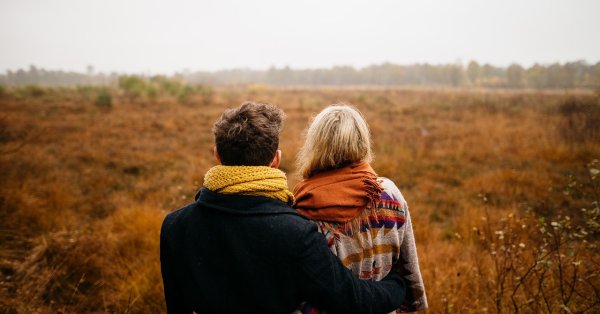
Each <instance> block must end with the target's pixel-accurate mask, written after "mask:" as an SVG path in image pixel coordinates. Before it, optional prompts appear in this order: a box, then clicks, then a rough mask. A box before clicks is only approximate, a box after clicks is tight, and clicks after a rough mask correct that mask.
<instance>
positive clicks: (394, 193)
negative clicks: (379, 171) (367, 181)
mask: <svg viewBox="0 0 600 314" xmlns="http://www.w3.org/2000/svg"><path fill="white" fill-rule="evenodd" d="M377 182H379V185H381V187H382V188H383V192H382V193H381V197H382V199H384V200H385V199H389V200H391V201H395V202H398V203H400V204H401V206H402V207H404V208H407V207H408V206H407V204H406V200H405V199H404V195H402V192H400V189H398V187H397V186H396V184H395V183H394V181H392V180H390V179H388V178H386V177H379V178H377Z"/></svg>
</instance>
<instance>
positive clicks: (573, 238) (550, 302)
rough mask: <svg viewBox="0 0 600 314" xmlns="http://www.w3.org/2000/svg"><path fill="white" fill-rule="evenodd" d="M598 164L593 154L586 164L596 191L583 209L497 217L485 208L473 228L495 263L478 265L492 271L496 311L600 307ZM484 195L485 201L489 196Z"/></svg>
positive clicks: (490, 286) (485, 271)
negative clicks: (479, 222)
mask: <svg viewBox="0 0 600 314" xmlns="http://www.w3.org/2000/svg"><path fill="white" fill-rule="evenodd" d="M599 164H600V163H599V162H598V161H597V160H594V161H593V162H591V163H590V164H589V165H588V168H589V169H590V177H589V178H588V180H587V181H586V182H585V185H587V186H591V188H592V189H591V191H592V192H591V193H590V194H587V195H585V197H586V199H587V200H588V205H589V207H588V208H581V209H580V212H575V213H564V212H563V213H559V214H557V215H556V216H554V217H550V218H545V217H540V216H537V215H536V214H535V213H534V212H533V211H531V210H527V211H526V212H525V213H523V214H520V213H510V214H508V215H506V216H504V217H502V218H501V219H499V220H497V221H495V220H494V219H493V218H491V217H490V215H489V213H488V212H487V210H486V215H485V223H484V224H483V225H482V226H480V227H479V228H474V229H473V231H474V233H475V236H476V240H477V242H478V243H479V245H481V247H482V248H483V249H484V250H485V251H487V253H488V254H489V255H488V258H489V259H488V262H489V264H491V267H488V265H484V264H480V265H477V266H478V271H479V272H480V273H482V274H486V275H488V278H489V279H488V282H487V285H488V290H489V291H490V292H493V294H492V298H493V302H494V304H495V306H496V309H495V310H496V312H497V313H506V312H514V313H520V312H525V313H544V312H546V313H557V312H565V313H585V312H587V311H592V312H597V311H598V310H600V295H599V291H598V281H599V279H598V277H597V276H598V265H599V264H600V258H599V256H598V254H597V253H598V252H597V250H598V241H597V238H598V236H599V235H600V224H599V223H598V222H599V221H600V207H599V198H598V195H599V192H600V185H599V184H598V180H599V179H600V178H599V177H598V173H597V169H596V168H595V167H597V166H598V165H599ZM577 186H579V185H577ZM587 191H589V190H587ZM582 193H584V192H583V191H582ZM563 195H567V196H568V195H569V194H568V193H564V194H563ZM482 199H483V200H484V203H487V199H486V198H485V196H482ZM486 208H487V205H486ZM576 216H577V217H576Z"/></svg>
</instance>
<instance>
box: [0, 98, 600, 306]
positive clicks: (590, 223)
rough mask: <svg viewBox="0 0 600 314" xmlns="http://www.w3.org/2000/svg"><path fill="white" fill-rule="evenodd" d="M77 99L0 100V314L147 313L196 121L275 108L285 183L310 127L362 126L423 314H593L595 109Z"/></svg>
mask: <svg viewBox="0 0 600 314" xmlns="http://www.w3.org/2000/svg"><path fill="white" fill-rule="evenodd" d="M88 92H90V91H86V94H83V93H82V92H81V89H80V90H77V89H64V88H63V89H48V88H39V87H38V88H32V87H30V88H29V89H28V90H24V89H18V88H6V89H5V90H4V91H3V92H2V94H0V108H1V109H2V111H1V114H0V272H1V273H0V308H1V309H2V312H5V313H31V312H38V313H53V312H63V313H71V312H111V313H112V312H118V313H122V312H127V313H157V312H163V311H164V301H163V296H162V283H161V278H160V268H159V260H158V235H159V229H160V224H161V221H162V218H163V217H164V216H165V214H166V213H167V212H169V211H170V210H173V209H176V208H178V207H180V206H183V205H185V204H186V203H189V202H191V201H192V200H193V195H194V193H195V191H196V189H198V187H200V186H201V185H202V178H203V174H204V172H205V171H206V170H207V169H209V167H211V166H212V165H214V163H215V162H214V161H213V159H212V145H213V143H212V135H211V133H210V128H211V126H212V123H213V121H214V120H215V119H216V118H217V117H218V116H219V114H220V113H221V112H222V111H223V109H224V108H226V107H234V106H237V105H239V104H240V103H241V102H242V101H244V100H254V101H262V102H270V103H274V104H277V105H279V106H280V107H282V108H283V109H284V111H285V112H286V114H287V120H286V122H285V126H284V131H283V134H282V143H281V148H282V149H283V152H284V155H283V157H284V161H283V164H282V169H283V170H284V171H287V172H288V173H289V183H290V185H292V186H293V184H294V183H295V182H297V181H298V179H299V178H298V176H297V175H294V174H293V172H294V170H295V169H294V166H293V164H294V163H293V160H294V156H295V154H296V152H297V150H298V148H299V146H300V144H301V142H302V132H303V130H304V128H305V127H306V126H307V124H308V121H309V119H310V117H311V116H312V115H314V114H315V113H317V112H318V111H320V110H321V109H322V108H323V107H325V106H326V105H328V104H331V103H334V102H337V101H344V102H347V103H351V104H354V105H355V106H357V107H358V108H359V109H360V110H361V111H362V112H363V113H364V114H365V116H366V118H367V121H368V122H369V124H370V127H371V130H372V133H373V143H374V151H375V155H376V156H375V161H374V163H373V167H374V169H375V170H376V171H377V172H378V173H379V174H380V175H381V176H386V177H389V178H390V179H392V180H393V181H394V182H396V183H397V185H398V186H399V187H400V189H401V190H402V191H403V193H404V195H405V197H406V199H407V200H408V202H409V206H410V208H411V213H412V218H413V224H414V228H415V233H416V238H417V246H418V252H419V257H420V264H421V269H422V271H423V276H424V279H425V285H426V290H427V294H428V299H429V304H430V309H429V312H431V313H481V312H492V313H508V312H523V313H538V312H542V313H544V312H549V313H560V312H565V313H583V312H588V313H593V312H596V313H597V312H599V311H600V290H599V289H600V278H599V277H598V274H599V273H600V255H599V254H598V244H600V242H599V238H598V236H599V231H600V230H599V224H600V220H599V218H600V216H599V215H600V209H599V206H600V205H599V203H600V202H599V195H600V182H599V180H600V174H599V171H598V169H600V162H598V159H600V132H599V131H598V130H599V129H598V126H600V103H599V99H598V97H597V96H594V95H588V94H572V95H562V94H557V93H553V94H550V93H539V92H536V93H533V92H532V93H503V92H485V91H477V92H463V91H452V90H423V89H421V90H410V89H406V90H403V89H390V90H385V89H381V90H360V89H354V90H353V89H343V90H342V89H340V90H336V89H327V90H318V89H309V90H302V89H271V88H268V87H266V86H260V88H259V87H257V86H251V87H249V88H224V89H217V90H213V91H211V93H205V94H202V95H194V94H191V96H189V97H187V98H186V101H185V102H182V101H179V100H178V99H177V97H175V96H160V95H159V96H157V97H152V98H138V99H133V100H132V99H131V97H128V95H126V94H123V93H121V92H119V91H117V90H113V91H108V92H107V91H106V90H103V91H102V93H104V94H103V95H104V96H102V97H104V98H107V97H108V96H110V106H99V105H97V104H95V102H96V100H97V98H96V97H93V96H90V95H88V94H89V93H88ZM92 92H93V90H92ZM106 93H109V95H107V94H106Z"/></svg>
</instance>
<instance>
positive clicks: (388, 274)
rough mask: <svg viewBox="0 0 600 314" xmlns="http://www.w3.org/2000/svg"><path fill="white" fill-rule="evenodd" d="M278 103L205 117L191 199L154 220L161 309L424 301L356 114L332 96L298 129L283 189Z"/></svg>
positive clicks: (315, 308)
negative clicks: (210, 154) (290, 178)
mask: <svg viewBox="0 0 600 314" xmlns="http://www.w3.org/2000/svg"><path fill="white" fill-rule="evenodd" d="M283 116H284V114H283V112H282V111H281V110H280V109H279V108H277V107H275V106H273V105H265V104H256V103H245V104H243V105H242V106H240V107H238V108H236V109H229V110H227V111H225V112H224V113H223V115H222V116H221V117H220V118H219V120H218V121H217V122H216V123H215V124H214V126H213V133H214V136H215V149H214V155H215V158H216V159H217V160H218V162H219V163H220V165H218V166H215V167H213V168H211V169H210V170H208V172H207V173H206V175H205V177H204V187H203V188H201V189H200V191H198V193H197V194H196V202H195V203H193V204H190V205H188V206H186V207H184V208H181V209H179V210H177V211H174V212H172V213H170V214H169V215H167V217H166V218H165V220H164V222H163V225H162V230H161V238H160V259H161V271H162V276H163V283H164V289H165V298H166V303H167V312H168V313H192V312H196V313H291V312H294V311H295V312H296V313H321V312H330V313H387V312H393V311H395V310H398V311H401V312H411V311H417V310H422V309H424V308H426V307H427V300H426V297H425V290H424V285H423V281H422V279H421V274H420V272H419V265H418V260H417V251H416V247H415V240H414V237H413V231H412V225H411V221H410V215H409V212H408V207H407V205H406V202H405V200H404V198H403V197H402V194H401V193H400V191H399V190H398V188H397V187H396V186H395V185H394V183H393V182H392V181H390V180H388V179H385V178H378V177H377V175H376V174H375V172H374V171H373V169H371V167H370V166H369V163H368V162H369V161H370V159H371V146H370V134H369V129H368V127H367V123H366V122H365V120H364V119H363V117H362V116H361V114H360V113H359V112H358V111H357V110H356V109H354V108H353V107H350V106H343V105H342V106H340V105H332V106H329V107H327V108H326V109H324V110H323V111H322V112H320V113H319V114H318V115H317V116H316V117H315V118H314V120H313V122H312V124H311V125H310V127H309V128H308V131H307V135H306V141H305V143H304V146H303V147H302V148H301V150H300V153H299V156H298V160H297V165H298V168H299V171H300V173H301V174H302V176H303V178H304V180H303V181H301V182H300V183H299V184H298V185H297V186H296V187H295V188H294V192H293V193H292V192H290V191H289V190H288V187H287V179H286V176H285V174H284V173H283V172H282V171H281V170H279V169H278V167H279V164H280V162H281V151H280V150H278V147H279V132H280V130H281V127H282V122H283Z"/></svg>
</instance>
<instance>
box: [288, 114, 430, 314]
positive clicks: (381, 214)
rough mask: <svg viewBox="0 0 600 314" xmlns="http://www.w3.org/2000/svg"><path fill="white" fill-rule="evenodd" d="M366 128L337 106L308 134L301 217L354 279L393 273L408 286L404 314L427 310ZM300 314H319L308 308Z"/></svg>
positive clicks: (399, 211) (406, 219) (390, 188)
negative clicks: (372, 163)
mask: <svg viewBox="0 0 600 314" xmlns="http://www.w3.org/2000/svg"><path fill="white" fill-rule="evenodd" d="M371 156H372V154H371V142H370V133H369V128H368V126H367V123H366V122H365V120H364V119H363V117H362V115H361V114H360V113H359V112H358V110H356V109H355V108H353V107H350V106H346V105H332V106H329V107H327V108H325V109H324V110H323V111H321V112H320V113H319V114H318V115H317V116H316V117H315V119H314V120H313V122H312V124H311V125H310V127H309V128H308V131H307V134H306V140H305V142H304V145H303V146H302V148H301V149H300V152H299V154H298V160H297V166H298V170H299V172H300V174H301V175H302V177H303V179H304V180H303V181H301V182H300V183H299V184H298V185H296V187H295V188H294V196H295V197H296V205H295V207H296V210H297V211H298V212H300V213H301V214H302V215H304V216H306V217H308V218H310V219H312V220H314V221H315V222H316V223H317V225H318V227H319V231H320V232H321V233H323V235H324V236H325V238H326V240H327V243H328V244H329V247H330V248H331V250H332V251H333V252H334V253H335V254H336V255H337V256H338V257H339V258H340V260H341V261H342V263H344V265H346V266H347V267H348V268H350V269H351V270H352V272H353V273H354V274H355V275H356V276H358V277H360V278H361V279H366V280H381V279H382V278H383V277H385V276H386V275H387V274H388V273H389V272H390V270H391V269H392V267H397V268H398V269H400V273H401V274H403V276H404V277H405V279H407V281H408V282H409V285H408V286H409V288H408V289H407V292H406V298H405V302H404V304H403V305H402V306H401V307H400V308H399V311H400V312H413V311H418V310H423V309H425V308H426V307H427V298H426V296H425V288H424V285H423V279H422V278H421V273H420V271H419V264H418V258H417V250H416V246H415V239H414V236H413V230H412V225H411V220H410V215H409V212H408V206H407V204H406V201H405V200H404V197H403V196H402V194H401V193H400V191H399V190H398V188H397V187H396V185H395V184H394V183H393V182H392V181H390V180H389V179H387V178H378V177H377V175H376V174H375V172H374V171H373V169H372V168H371V166H370V165H369V162H370V161H371ZM302 312H305V313H311V312H312V313H314V312H318V311H314V310H313V309H310V306H309V305H306V306H304V308H303V309H302Z"/></svg>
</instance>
